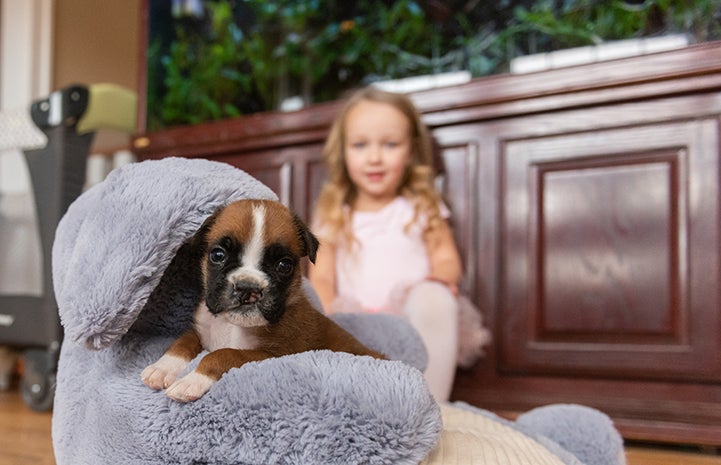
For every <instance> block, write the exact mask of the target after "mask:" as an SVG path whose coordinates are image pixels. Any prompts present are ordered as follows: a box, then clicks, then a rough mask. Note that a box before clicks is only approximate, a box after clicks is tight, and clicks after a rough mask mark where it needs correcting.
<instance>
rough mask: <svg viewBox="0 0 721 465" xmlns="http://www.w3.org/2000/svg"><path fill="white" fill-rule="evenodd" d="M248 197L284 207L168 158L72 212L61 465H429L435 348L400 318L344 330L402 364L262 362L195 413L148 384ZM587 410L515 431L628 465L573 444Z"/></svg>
mask: <svg viewBox="0 0 721 465" xmlns="http://www.w3.org/2000/svg"><path fill="white" fill-rule="evenodd" d="M243 198H271V199H275V198H276V197H275V195H274V194H273V193H272V192H271V191H270V190H269V189H268V188H267V187H265V186H263V185H262V184H261V183H259V182H258V181H256V180H255V179H253V178H252V177H250V176H249V175H247V174H246V173H244V172H242V171H240V170H237V169H235V168H233V167H231V166H229V165H225V164H222V163H216V162H210V161H206V160H188V159H177V158H168V159H164V160H160V161H147V162H142V163H138V164H134V165H128V166H125V167H123V168H121V169H118V170H116V171H114V172H112V173H111V174H110V175H109V176H108V178H107V179H106V180H105V181H104V182H102V183H100V184H98V185H97V186H95V187H93V188H92V189H90V190H88V191H87V192H85V193H84V194H83V195H82V196H81V197H80V198H79V199H78V200H77V201H75V202H74V203H73V204H72V205H71V207H70V209H69V210H68V212H67V214H66V215H65V217H64V218H63V220H62V221H61V223H60V225H59V226H58V230H57V234H56V240H55V245H54V248H53V276H54V286H55V292H56V298H57V301H58V306H59V311H60V317H61V321H62V324H63V326H64V329H65V334H66V338H65V341H64V343H63V346H62V349H61V354H60V362H59V368H58V384H57V390H56V396H55V407H54V414H53V444H54V448H55V455H56V460H57V463H58V464H59V465H71V464H72V465H83V464H93V465H98V464H105V463H108V464H110V463H112V464H117V463H122V464H126V465H133V464H138V465H141V464H142V465H146V464H238V465H240V464H417V463H419V462H420V461H421V460H423V459H424V458H425V457H426V456H428V454H429V452H431V451H432V450H433V449H434V447H436V444H437V443H438V441H439V439H440V437H441V430H442V420H441V410H440V409H439V407H438V405H437V404H436V403H435V402H434V401H433V399H432V397H431V395H430V393H429V391H428V388H427V386H426V384H425V382H424V380H423V376H422V373H421V371H420V370H422V369H423V368H424V366H425V363H426V355H425V351H424V349H423V345H422V342H421V340H420V338H419V337H418V335H417V334H416V333H415V331H414V330H413V329H412V328H411V327H410V325H409V324H408V323H406V321H405V320H402V319H398V318H396V317H393V316H389V315H339V316H337V317H336V318H335V319H336V321H337V322H338V323H339V324H341V326H343V327H345V328H346V329H348V330H349V331H350V332H351V333H353V334H354V335H355V336H356V337H357V338H358V339H359V340H360V341H361V342H363V343H365V344H366V345H368V346H369V347H372V348H374V349H376V350H378V351H380V352H382V353H384V354H386V355H387V356H388V357H389V358H390V359H391V360H390V361H387V360H376V359H372V358H369V357H357V356H352V355H349V354H344V353H334V352H330V351H315V352H306V353H301V354H295V355H292V356H287V357H281V358H276V359H270V360H265V361H262V362H257V363H248V364H246V365H244V366H243V367H241V368H237V369H233V370H231V371H230V372H228V373H227V374H226V375H225V376H223V378H222V379H221V380H220V381H219V382H218V383H217V384H215V385H214V386H213V388H212V389H211V390H210V391H209V392H208V393H207V394H206V395H205V396H204V397H202V398H201V399H199V400H198V401H196V402H192V403H189V404H181V403H177V402H175V401H173V400H171V399H169V398H167V397H166V396H165V395H164V393H163V392H156V391H153V390H151V389H149V388H147V387H146V386H145V385H143V383H142V382H141V380H140V372H141V371H142V369H143V368H145V366H147V365H148V364H149V363H151V362H154V361H155V360H156V359H157V358H158V357H159V356H160V355H161V354H162V353H163V352H164V350H165V349H166V348H167V346H168V345H169V344H170V342H171V341H172V340H173V339H174V338H175V337H177V336H178V335H179V334H180V333H182V332H183V331H184V329H186V328H187V327H188V325H189V324H190V323H191V320H192V313H193V310H194V307H195V304H196V303H197V300H198V295H199V289H198V285H197V279H196V278H197V276H196V275H195V274H194V273H196V272H197V270H196V269H195V267H194V266H193V265H192V262H193V253H192V250H190V248H189V246H188V245H186V241H187V240H188V239H189V238H191V237H192V236H193V234H194V233H195V232H196V230H197V229H198V228H199V226H200V225H201V224H202V222H203V220H204V219H205V218H206V217H207V216H209V215H210V214H211V213H212V212H213V211H214V210H215V209H216V208H218V207H220V206H222V205H224V204H226V203H229V202H231V201H234V200H238V199H243ZM306 292H307V293H308V295H309V296H310V297H311V298H312V299H315V300H314V302H316V305H318V306H319V304H318V303H317V302H318V301H317V298H316V297H315V295H314V293H313V291H312V289H310V288H309V286H307V287H306ZM202 355H203V354H201V356H202ZM199 358H200V356H199V357H198V358H197V359H196V361H195V363H197V361H198V360H199ZM192 365H193V364H191V367H192ZM574 408H576V407H573V406H572V407H571V412H570V413H569V412H567V411H566V412H565V413H564V415H563V422H562V425H560V426H559V424H557V422H556V421H555V419H556V418H558V417H557V412H555V411H554V412H552V413H550V414H547V413H545V412H543V411H539V413H538V414H532V415H531V416H529V417H528V418H534V422H533V423H532V424H530V423H529V424H528V425H525V426H524V425H521V424H520V423H519V425H516V424H510V423H509V425H511V426H510V427H513V428H515V430H517V431H521V432H522V433H523V434H531V433H533V434H534V435H535V437H536V438H537V440H538V441H539V442H540V443H541V444H543V445H544V447H547V448H550V449H553V448H555V452H554V453H556V452H557V454H556V455H557V456H558V457H560V460H562V463H564V464H573V465H578V464H579V463H582V461H583V462H585V463H586V464H587V465H595V464H598V465H601V464H603V465H606V464H608V465H615V464H618V463H620V462H618V461H612V460H606V459H607V457H606V456H603V457H601V459H602V460H596V459H595V458H594V457H595V456H594V457H590V458H589V457H581V456H582V455H583V454H576V455H574V453H573V447H569V445H567V444H564V445H563V446H560V445H559V439H558V438H561V439H564V438H567V437H570V436H567V434H566V432H573V431H578V430H579V428H578V426H579V425H578V424H576V422H574V421H573V419H574V418H579V419H580V420H579V422H581V423H585V424H586V425H591V424H592V422H589V421H588V420H587V419H588V414H587V413H586V414H584V415H585V416H584V415H581V416H578V417H576V413H577V412H576V411H574V410H573V409H574ZM478 414H479V415H481V414H483V412H479V413H478ZM591 417H593V421H594V422H597V421H598V420H599V418H600V419H601V420H603V421H605V422H606V423H602V424H603V425H605V426H603V431H597V429H598V428H596V427H593V428H594V429H593V435H595V434H596V433H599V434H600V436H599V437H603V438H604V439H603V440H602V446H603V447H602V449H603V448H604V447H607V446H609V442H608V439H606V438H608V437H611V438H612V439H613V441H615V442H614V444H612V448H611V449H612V451H611V452H609V454H610V453H617V450H618V448H619V444H620V437H618V434H617V433H616V432H615V430H614V429H613V426H612V425H610V421H608V420H607V418H606V417H605V416H603V415H602V414H600V412H595V411H594V413H593V414H591ZM569 418H570V419H571V420H569ZM584 418H585V419H584ZM494 421H495V420H494ZM498 421H499V422H500V421H501V420H500V419H498ZM529 425H530V426H529ZM530 430H533V431H530ZM581 430H583V428H581ZM564 431H565V432H564ZM590 436H591V435H590V434H584V437H583V438H581V439H582V440H581V441H579V440H576V439H572V440H571V441H570V442H571V444H570V446H574V444H575V445H578V444H590V443H593V441H594V439H593V438H592V437H590ZM584 441H585V442H584ZM550 449H549V450H550ZM568 451H571V452H568ZM616 455H617V454H616ZM609 457H610V455H609ZM489 463H490V462H489Z"/></svg>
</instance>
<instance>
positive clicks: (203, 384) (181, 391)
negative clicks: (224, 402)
mask: <svg viewBox="0 0 721 465" xmlns="http://www.w3.org/2000/svg"><path fill="white" fill-rule="evenodd" d="M213 384H215V380H214V379H213V378H210V377H208V376H206V375H203V374H200V373H198V372H197V371H192V372H190V373H188V374H187V375H185V376H183V377H182V378H180V379H179V380H177V381H176V382H174V383H173V384H172V385H171V386H170V387H169V388H168V390H167V391H165V395H167V396H168V397H170V398H171V399H173V400H177V401H178V402H192V401H195V400H198V399H200V398H201V397H202V396H203V394H205V393H206V392H208V390H209V389H210V387H211V386H212V385H213Z"/></svg>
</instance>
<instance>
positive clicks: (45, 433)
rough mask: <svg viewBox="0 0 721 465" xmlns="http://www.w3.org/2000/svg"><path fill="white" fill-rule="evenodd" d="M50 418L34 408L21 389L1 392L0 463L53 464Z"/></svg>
mask: <svg viewBox="0 0 721 465" xmlns="http://www.w3.org/2000/svg"><path fill="white" fill-rule="evenodd" d="M50 419H51V413H49V412H47V413H37V412H33V411H32V410H30V409H29V408H28V407H27V406H26V405H25V404H24V403H23V401H22V399H21V397H20V394H19V393H18V392H17V391H9V392H0V465H53V464H54V463H55V456H54V455H53V446H52V442H51V439H50Z"/></svg>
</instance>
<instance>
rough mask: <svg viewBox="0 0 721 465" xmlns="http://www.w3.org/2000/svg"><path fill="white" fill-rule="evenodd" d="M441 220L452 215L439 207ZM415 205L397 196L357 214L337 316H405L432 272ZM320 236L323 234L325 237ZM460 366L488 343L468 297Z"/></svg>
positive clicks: (344, 257)
mask: <svg viewBox="0 0 721 465" xmlns="http://www.w3.org/2000/svg"><path fill="white" fill-rule="evenodd" d="M440 210H441V217H442V218H444V219H448V218H449V217H450V212H449V210H448V208H447V207H446V206H445V205H443V204H441V205H440ZM414 214H415V212H414V206H413V203H412V202H411V201H410V200H409V199H407V198H405V197H401V196H399V197H396V198H395V199H394V200H393V201H392V202H391V203H389V204H388V205H386V206H385V207H383V208H382V209H381V210H378V211H375V212H354V213H353V215H352V229H353V235H354V237H355V238H356V240H357V242H356V243H354V245H353V248H352V249H351V250H348V247H339V248H338V249H337V250H336V263H335V265H336V292H337V294H338V298H337V299H336V301H335V302H333V304H331V310H332V311H333V312H341V313H354V312H373V313H375V312H384V313H393V314H397V315H402V309H403V302H404V300H405V296H406V294H407V291H408V289H409V288H410V287H411V286H413V285H415V284H417V283H420V282H422V281H424V280H425V279H426V278H427V277H428V276H429V275H430V271H431V266H430V259H429V257H428V252H427V250H426V246H425V243H424V241H423V229H424V227H425V222H426V221H427V219H426V218H419V219H418V220H417V221H415V222H413V223H412V221H413V216H414ZM321 235H322V233H321ZM458 310H459V313H458V326H459V328H458V330H459V332H458V341H459V348H458V365H459V366H461V367H468V366H471V365H472V364H473V363H475V361H476V360H477V359H478V358H479V357H480V356H481V355H482V354H483V346H484V345H486V344H488V343H489V342H490V332H489V331H488V330H487V329H486V328H484V327H483V322H482V317H481V313H480V311H479V310H478V309H477V308H476V307H475V306H473V304H472V303H471V301H470V300H469V299H467V298H466V297H464V296H459V297H458Z"/></svg>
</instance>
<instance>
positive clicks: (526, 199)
mask: <svg viewBox="0 0 721 465" xmlns="http://www.w3.org/2000/svg"><path fill="white" fill-rule="evenodd" d="M716 128H717V126H716V122H715V120H705V121H692V122H679V123H666V124H658V125H649V126H640V127H632V128H623V129H612V130H606V131H597V132H594V133H581V134H562V135H556V136H550V137H545V138H529V139H523V140H507V141H505V143H504V144H503V145H502V148H501V165H502V166H501V172H502V174H501V177H502V185H503V188H502V191H501V205H502V207H501V212H500V221H501V224H500V227H501V230H502V232H501V237H502V244H501V254H502V257H501V262H502V269H501V290H500V294H501V302H502V303H501V320H502V321H503V325H502V332H501V337H502V341H501V344H502V349H503V350H502V354H503V355H502V358H501V361H500V362H501V369H503V370H504V371H506V372H509V373H533V372H543V373H546V374H548V373H554V372H556V373H563V374H566V375H569V374H571V375H573V374H576V375H580V374H583V375H592V376H594V375H598V376H607V377H608V376H611V377H618V376H621V377H624V378H655V377H659V378H660V377H663V378H664V379H683V380H689V379H716V380H717V379H721V367H719V366H718V364H717V359H716V357H715V356H710V355H712V354H717V353H718V344H717V343H716V342H715V339H716V336H715V332H716V331H715V328H716V327H717V317H716V310H715V309H714V308H708V305H709V302H708V301H705V302H704V301H703V300H701V299H699V298H698V297H700V296H696V295H695V294H694V293H692V292H691V290H690V283H691V279H692V278H694V279H696V278H698V276H699V275H706V274H709V273H710V274H712V275H713V274H715V273H716V268H715V264H716V260H712V261H710V262H709V261H708V260H700V261H699V260H696V259H694V257H693V256H692V249H691V248H690V247H689V245H690V244H692V243H694V238H693V237H692V236H693V235H695V234H697V233H698V234H702V235H703V234H707V233H706V232H705V231H697V229H698V228H704V221H703V220H702V219H701V216H709V217H713V216H714V215H715V214H716V212H715V210H712V209H711V207H713V204H714V203H715V202H711V203H709V202H705V201H699V200H700V199H698V198H695V199H694V197H693V192H692V190H691V187H690V186H692V185H694V186H695V185H696V184H698V183H703V181H704V179H703V178H708V177H712V178H713V177H715V176H716V174H715V173H716V172H717V171H716V170H713V169H712V168H714V167H716V166H717V160H716V157H715V153H716V150H717V149H716V147H717V141H718V137H717V135H716ZM709 136H710V137H709ZM710 168H711V169H710ZM706 184H710V183H706ZM704 195H706V196H710V197H711V198H716V197H717V195H718V192H717V189H716V188H714V190H713V191H707V192H706V193H705V194H704ZM699 209H701V210H703V213H702V212H700V211H699ZM699 214H700V215H701V216H699ZM695 218H697V219H698V220H695Z"/></svg>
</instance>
